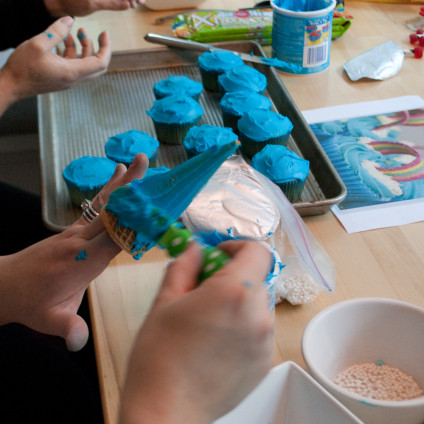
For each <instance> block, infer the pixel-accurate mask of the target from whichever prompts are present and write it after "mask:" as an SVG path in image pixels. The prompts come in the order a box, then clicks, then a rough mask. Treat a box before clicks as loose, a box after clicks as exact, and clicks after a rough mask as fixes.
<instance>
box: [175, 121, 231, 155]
mask: <svg viewBox="0 0 424 424" xmlns="http://www.w3.org/2000/svg"><path fill="white" fill-rule="evenodd" d="M236 140H237V135H236V134H234V133H233V131H232V130H231V128H224V127H215V126H213V125H207V124H205V125H201V126H199V127H192V128H190V129H189V131H188V133H187V135H186V136H185V138H184V141H183V145H184V147H185V149H186V152H187V156H188V157H189V158H190V157H193V156H195V155H197V154H199V153H202V152H204V151H205V150H207V149H209V148H210V147H212V146H215V145H218V146H220V145H222V144H227V143H230V142H232V141H236Z"/></svg>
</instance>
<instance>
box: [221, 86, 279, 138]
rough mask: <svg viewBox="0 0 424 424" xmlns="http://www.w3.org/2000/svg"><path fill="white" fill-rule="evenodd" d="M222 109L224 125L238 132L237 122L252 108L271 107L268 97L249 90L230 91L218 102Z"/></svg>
mask: <svg viewBox="0 0 424 424" xmlns="http://www.w3.org/2000/svg"><path fill="white" fill-rule="evenodd" d="M219 105H220V107H221V111H222V118H223V120H224V126H226V127H230V128H232V130H233V131H234V132H235V133H236V134H238V128H237V122H238V120H239V119H240V118H241V117H242V116H243V115H244V114H245V113H246V112H249V111H250V110H252V109H265V110H269V109H271V107H272V103H271V100H269V99H268V97H266V96H263V95H262V94H258V93H256V92H255V91H251V90H241V91H230V92H228V93H226V94H225V95H224V97H223V98H222V99H221V101H220V103H219Z"/></svg>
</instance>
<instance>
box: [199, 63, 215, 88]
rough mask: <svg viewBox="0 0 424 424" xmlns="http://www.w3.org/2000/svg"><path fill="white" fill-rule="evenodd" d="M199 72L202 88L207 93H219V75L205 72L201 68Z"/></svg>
mask: <svg viewBox="0 0 424 424" xmlns="http://www.w3.org/2000/svg"><path fill="white" fill-rule="evenodd" d="M199 70H200V76H201V78H202V84H203V87H204V88H205V89H206V90H209V91H214V92H219V87H218V75H220V73H218V72H213V71H206V70H204V69H203V68H199Z"/></svg>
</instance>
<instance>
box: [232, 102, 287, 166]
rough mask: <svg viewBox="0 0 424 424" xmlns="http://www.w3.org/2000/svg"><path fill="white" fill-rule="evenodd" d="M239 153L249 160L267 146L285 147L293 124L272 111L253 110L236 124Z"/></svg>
mask: <svg viewBox="0 0 424 424" xmlns="http://www.w3.org/2000/svg"><path fill="white" fill-rule="evenodd" d="M237 128H238V133H239V138H240V142H241V152H242V154H243V155H244V156H246V157H248V158H249V159H251V158H252V157H253V156H254V155H255V154H256V153H258V152H260V151H261V150H262V149H263V148H264V147H265V146H266V145H268V144H279V145H282V146H287V143H288V140H289V137H290V134H291V131H292V129H293V124H292V123H291V121H290V119H288V118H287V117H285V116H283V115H281V114H279V113H277V112H274V111H272V110H263V109H253V110H251V111H249V112H247V113H245V114H244V115H243V116H242V117H241V118H240V119H239V121H238V123H237Z"/></svg>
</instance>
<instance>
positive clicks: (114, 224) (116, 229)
mask: <svg viewBox="0 0 424 424" xmlns="http://www.w3.org/2000/svg"><path fill="white" fill-rule="evenodd" d="M101 215H102V220H103V224H104V226H105V228H106V231H107V232H108V234H109V236H110V238H111V239H112V240H113V241H114V242H115V243H116V244H117V245H118V246H119V247H120V248H121V249H122V250H125V252H128V253H130V254H131V255H133V256H136V255H139V254H142V253H144V251H145V247H143V248H142V249H140V250H137V251H133V250H132V249H133V244H134V240H135V236H136V233H135V231H133V230H131V229H129V228H127V227H123V226H122V225H118V217H117V216H116V215H113V214H112V213H110V212H108V211H106V210H105V209H104V208H103V209H102V212H101Z"/></svg>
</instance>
